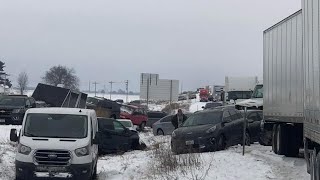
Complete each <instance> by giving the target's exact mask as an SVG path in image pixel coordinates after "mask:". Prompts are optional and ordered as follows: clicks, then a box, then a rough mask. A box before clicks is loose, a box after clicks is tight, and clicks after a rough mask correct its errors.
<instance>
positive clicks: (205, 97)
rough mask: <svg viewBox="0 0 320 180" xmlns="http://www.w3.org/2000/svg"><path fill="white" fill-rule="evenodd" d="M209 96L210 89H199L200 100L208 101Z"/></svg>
mask: <svg viewBox="0 0 320 180" xmlns="http://www.w3.org/2000/svg"><path fill="white" fill-rule="evenodd" d="M209 96H210V93H209V90H207V89H200V90H199V97H200V102H208V101H209Z"/></svg>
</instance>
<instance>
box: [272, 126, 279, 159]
mask: <svg viewBox="0 0 320 180" xmlns="http://www.w3.org/2000/svg"><path fill="white" fill-rule="evenodd" d="M277 130H278V124H275V125H273V130H272V151H273V152H274V153H275V154H277V134H278V132H277Z"/></svg>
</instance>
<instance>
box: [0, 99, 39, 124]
mask: <svg viewBox="0 0 320 180" xmlns="http://www.w3.org/2000/svg"><path fill="white" fill-rule="evenodd" d="M35 107H36V101H35V100H34V99H33V98H32V97H28V96H23V95H2V96H0V124H17V125H18V124H19V125H20V124H22V120H23V117H24V114H25V112H26V111H27V110H28V109H29V108H35Z"/></svg>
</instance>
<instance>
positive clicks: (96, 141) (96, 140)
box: [92, 132, 100, 144]
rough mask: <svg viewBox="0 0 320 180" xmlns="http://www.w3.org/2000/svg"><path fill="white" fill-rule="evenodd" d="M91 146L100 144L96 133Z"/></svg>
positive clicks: (98, 135)
mask: <svg viewBox="0 0 320 180" xmlns="http://www.w3.org/2000/svg"><path fill="white" fill-rule="evenodd" d="M92 144H100V133H99V132H97V133H96V136H95V138H94V139H93V140H92Z"/></svg>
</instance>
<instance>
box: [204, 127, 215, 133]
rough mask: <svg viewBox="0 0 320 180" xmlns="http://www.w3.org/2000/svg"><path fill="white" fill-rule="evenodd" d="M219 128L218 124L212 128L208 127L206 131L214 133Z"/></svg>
mask: <svg viewBox="0 0 320 180" xmlns="http://www.w3.org/2000/svg"><path fill="white" fill-rule="evenodd" d="M216 129H217V126H213V127H212V128H210V129H208V130H207V131H206V133H208V134H209V133H213V132H214V131H215V130H216Z"/></svg>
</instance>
